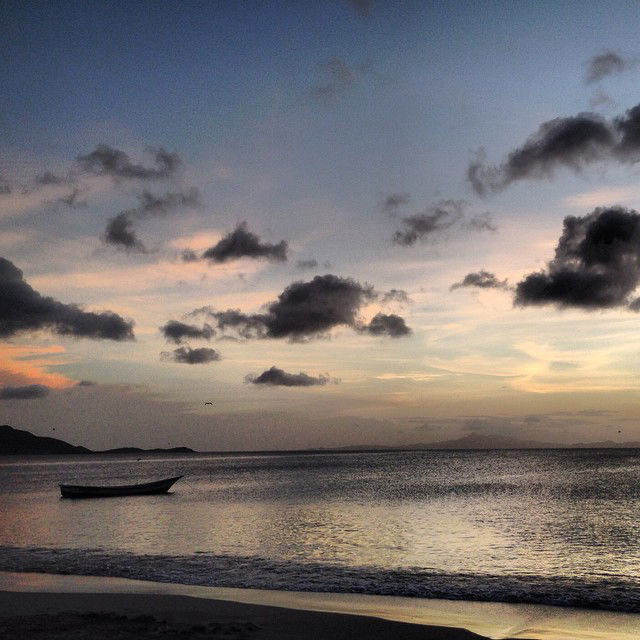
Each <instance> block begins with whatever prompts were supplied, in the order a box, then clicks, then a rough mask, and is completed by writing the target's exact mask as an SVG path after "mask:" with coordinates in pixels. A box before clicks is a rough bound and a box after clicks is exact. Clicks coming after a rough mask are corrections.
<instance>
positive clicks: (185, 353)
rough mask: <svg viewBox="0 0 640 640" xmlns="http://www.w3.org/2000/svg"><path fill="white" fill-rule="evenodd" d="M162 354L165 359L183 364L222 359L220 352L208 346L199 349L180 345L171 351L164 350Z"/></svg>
mask: <svg viewBox="0 0 640 640" xmlns="http://www.w3.org/2000/svg"><path fill="white" fill-rule="evenodd" d="M161 356H162V358H163V359H164V360H171V361H172V362H181V363H183V364H207V363H208V362H216V361H217V360H220V353H219V352H218V351H216V350H215V349H209V348H208V347H201V348H199V349H192V348H191V347H178V348H177V349H174V350H173V351H171V352H168V351H163V352H162V353H161Z"/></svg>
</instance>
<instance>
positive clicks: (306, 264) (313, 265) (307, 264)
mask: <svg viewBox="0 0 640 640" xmlns="http://www.w3.org/2000/svg"><path fill="white" fill-rule="evenodd" d="M296 267H298V269H317V267H318V261H317V260H298V262H296Z"/></svg>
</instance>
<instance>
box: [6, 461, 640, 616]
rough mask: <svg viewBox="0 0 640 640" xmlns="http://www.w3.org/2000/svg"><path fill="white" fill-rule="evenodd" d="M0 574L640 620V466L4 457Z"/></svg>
mask: <svg viewBox="0 0 640 640" xmlns="http://www.w3.org/2000/svg"><path fill="white" fill-rule="evenodd" d="M179 474H184V476H185V477H184V478H183V479H182V480H180V481H179V482H178V483H177V484H176V485H175V486H174V488H173V490H172V493H171V494H169V495H160V496H137V497H122V498H106V499H100V500H95V499H94V500H62V499H60V497H59V490H58V486H57V485H58V483H61V482H63V483H71V484H130V483H134V482H144V481H149V480H153V479H159V478H163V477H169V476H174V475H179ZM0 570H5V571H40V572H48V573H73V574H84V575H102V576H118V577H126V578H137V579H146V580H155V581H161V582H162V581H164V582H174V583H183V584H194V585H210V586H220V587H248V588H260V589H279V590H294V591H330V592H342V593H366V594H385V595H399V596H418V597H425V598H446V599H464V600H481V601H482V600H484V601H487V600H489V601H501V602H522V603H538V604H555V605H571V606H579V607H589V608H601V609H609V610H614V611H627V612H640V451H638V450H622V449H609V450H588V449H585V450H526V451H525V450H517V451H516V450H507V451H505V450H500V451H414V452H380V453H337V454H336V453H312V454H274V455H268V454H262V455H188V456H166V455H165V456H161V455H156V456H145V457H142V458H141V459H137V458H136V457H135V456H109V457H107V456H65V457H46V458H42V457H29V458H14V457H7V458H4V459H2V461H0Z"/></svg>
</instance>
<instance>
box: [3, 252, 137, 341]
mask: <svg viewBox="0 0 640 640" xmlns="http://www.w3.org/2000/svg"><path fill="white" fill-rule="evenodd" d="M38 329H49V330H51V331H53V332H54V333H58V334H60V335H66V336H73V337H76V338H80V337H85V338H94V339H106V340H133V322H131V321H126V320H124V319H123V318H122V317H121V316H119V315H118V314H116V313H113V312H111V311H103V312H102V313H92V312H88V311H83V310H82V309H81V308H80V307H78V306H77V305H75V304H64V303H62V302H58V301H57V300H54V299H53V298H50V297H44V296H42V295H40V294H39V293H38V292H37V291H35V290H34V289H33V288H32V287H31V286H30V285H29V284H28V283H27V282H26V281H25V279H24V277H23V275H22V271H20V269H18V268H17V267H16V266H15V265H14V264H13V263H12V262H10V261H9V260H7V259H5V258H0V338H9V337H11V336H13V335H15V334H17V333H21V332H24V331H35V330H38Z"/></svg>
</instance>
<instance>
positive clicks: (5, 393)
mask: <svg viewBox="0 0 640 640" xmlns="http://www.w3.org/2000/svg"><path fill="white" fill-rule="evenodd" d="M47 395H49V387H45V386H44V385H42V384H28V385H26V386H24V387H2V388H0V400H32V399H33V398H44V397H45V396H47Z"/></svg>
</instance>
